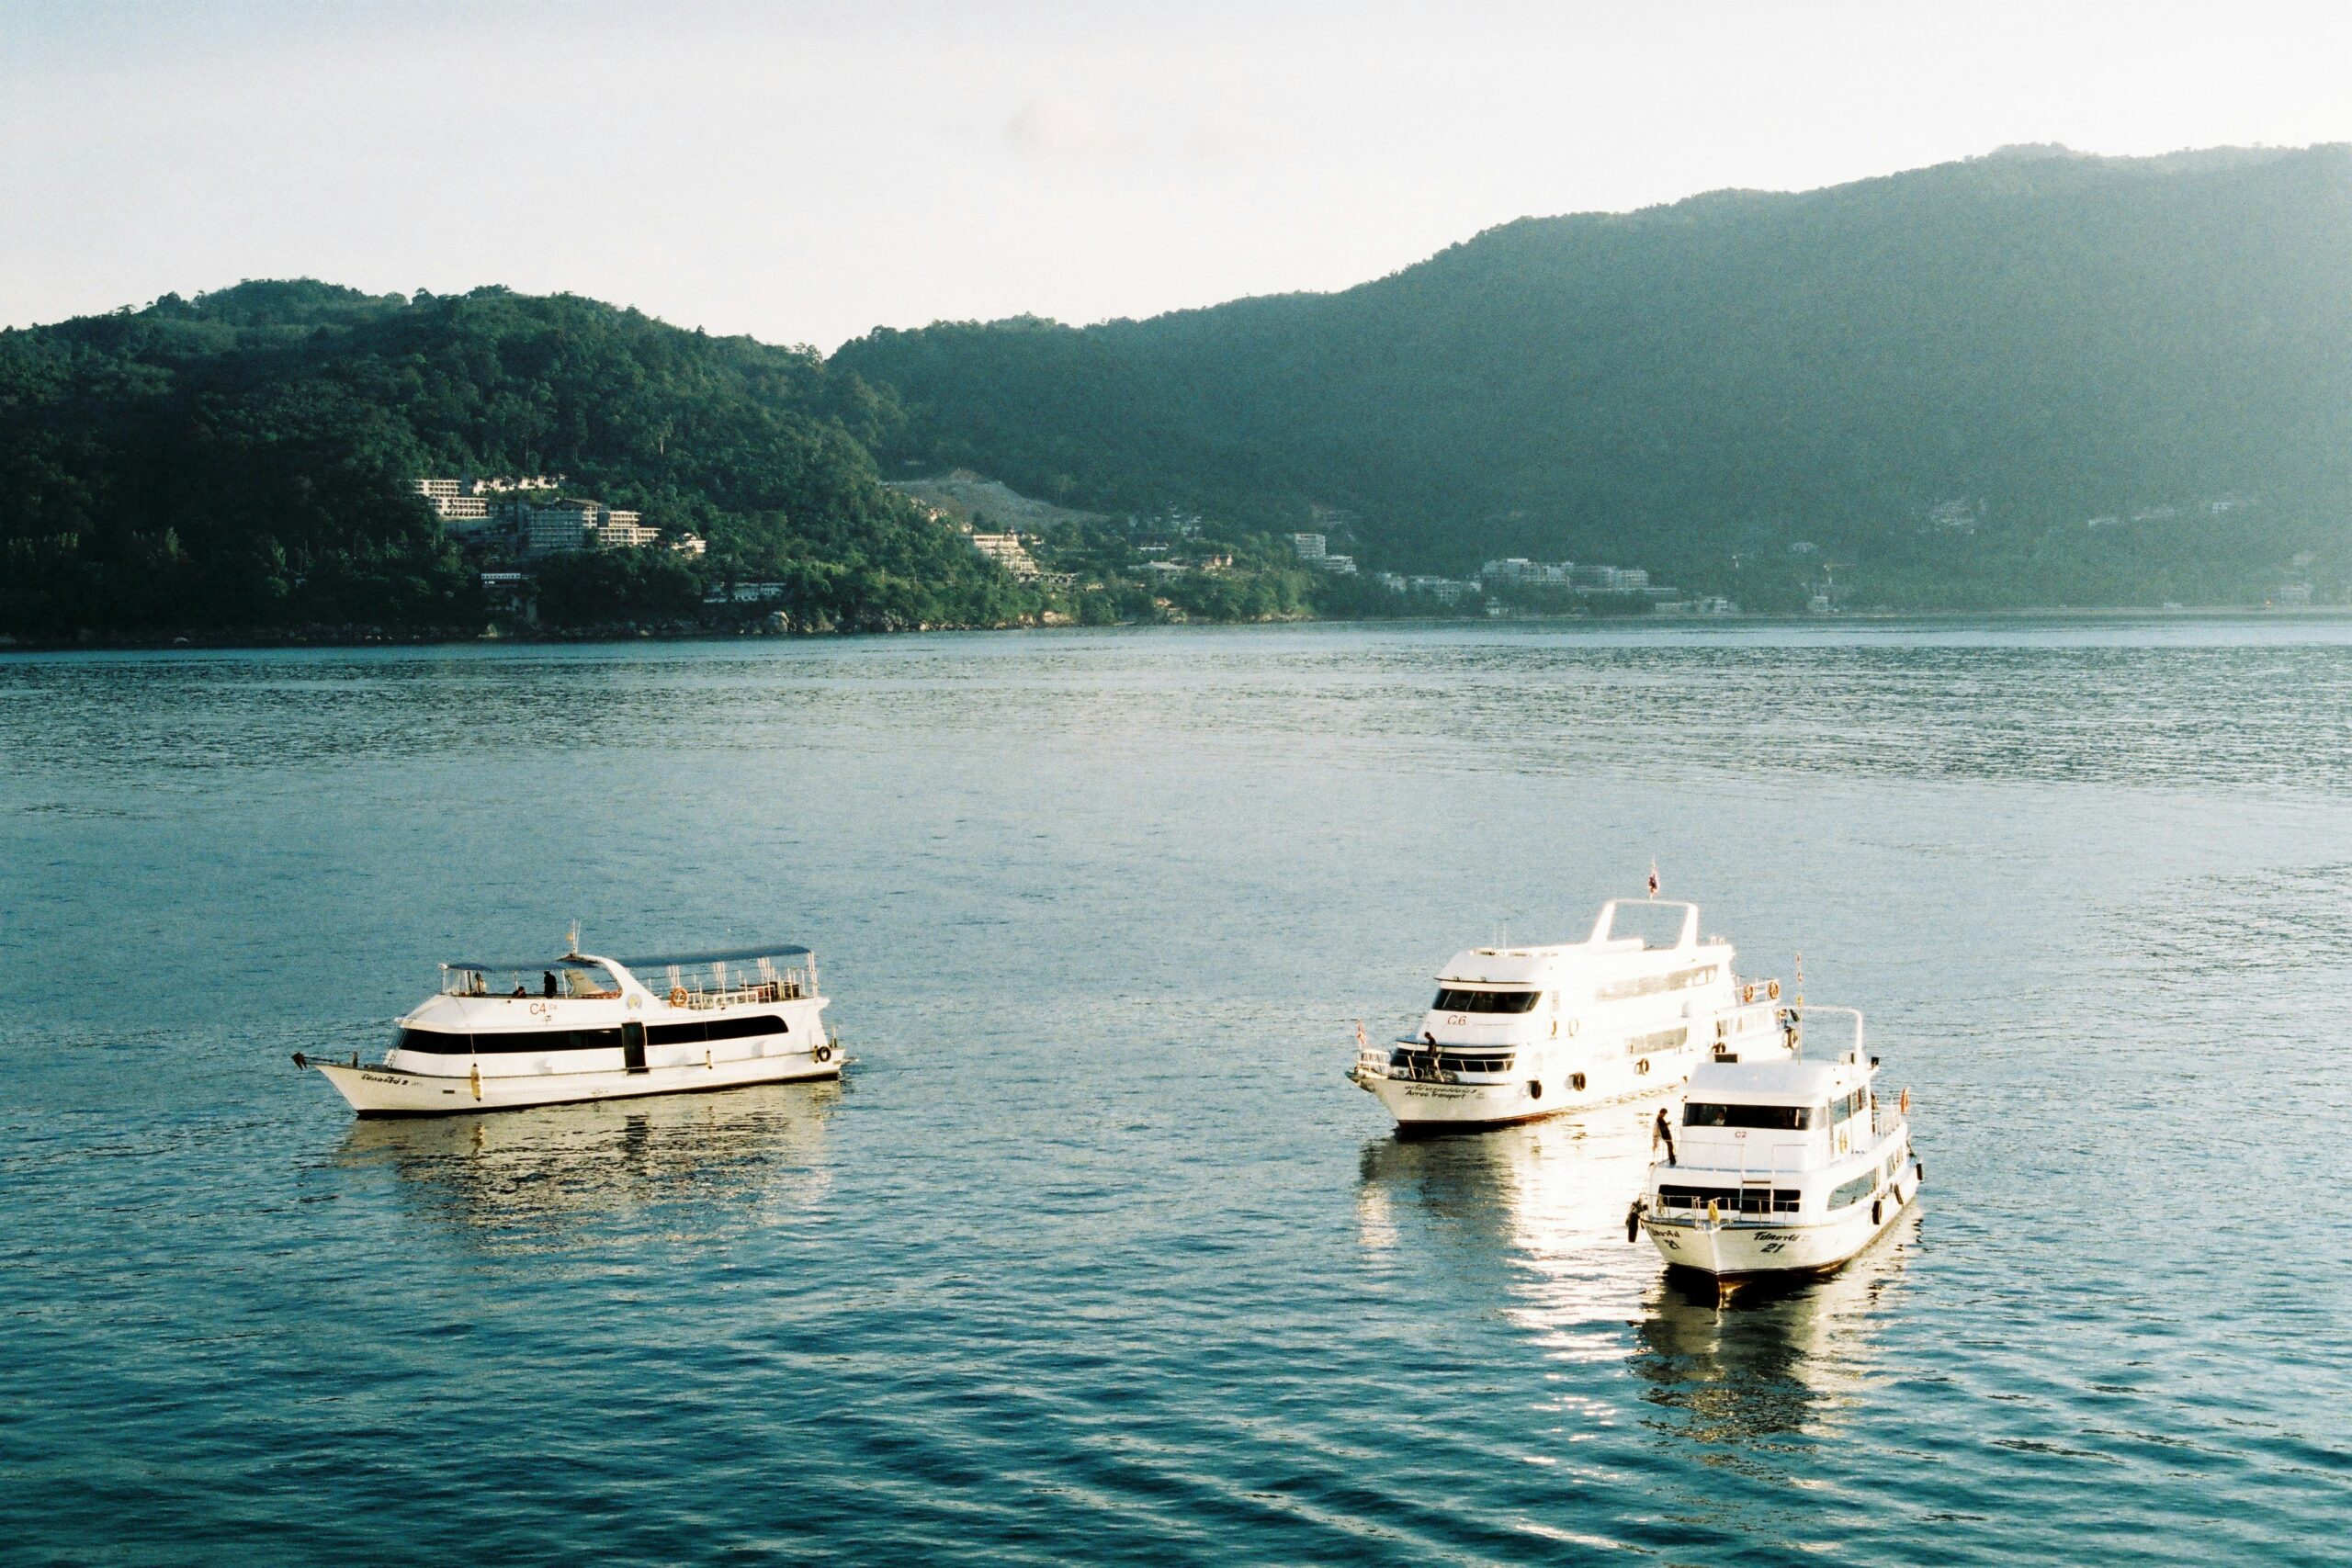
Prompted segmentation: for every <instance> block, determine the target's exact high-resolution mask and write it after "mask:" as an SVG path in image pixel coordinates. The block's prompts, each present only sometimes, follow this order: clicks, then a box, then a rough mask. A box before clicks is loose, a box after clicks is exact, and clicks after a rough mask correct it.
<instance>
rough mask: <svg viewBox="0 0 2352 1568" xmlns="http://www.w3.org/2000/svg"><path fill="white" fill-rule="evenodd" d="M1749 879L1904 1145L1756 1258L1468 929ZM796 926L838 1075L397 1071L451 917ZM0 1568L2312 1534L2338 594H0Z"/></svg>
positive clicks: (2328, 1249)
mask: <svg viewBox="0 0 2352 1568" xmlns="http://www.w3.org/2000/svg"><path fill="white" fill-rule="evenodd" d="M1653 857H1655V858H1656V860H1657V863H1658V864H1659V866H1660V868H1661V870H1662V872H1663V874H1664V876H1665V880H1666V884H1667V891H1668V894H1669V895H1681V896H1685V897H1695V898H1698V899H1700V900H1702V902H1703V904H1704V906H1705V908H1706V913H1707V923H1708V926H1709V928H1710V929H1711V930H1713V931H1720V932H1722V933H1724V934H1725V935H1727V936H1729V937H1731V938H1732V939H1733V940H1734V941H1735V942H1737V943H1738V945H1739V951H1740V958H1741V967H1742V968H1743V970H1745V971H1747V972H1748V973H1751V974H1774V973H1777V974H1781V975H1783V976H1792V972H1793V971H1792V965H1793V956H1794V954H1796V953H1800V952H1801V953H1803V955H1804V976H1805V986H1806V990H1807V993H1808V995H1809V996H1810V997H1811V998H1812V999H1814V1000H1815V1001H1831V1000H1835V1001H1845V1002H1850V1003H1854V1004H1858V1005H1860V1006H1861V1007H1863V1008H1865V1009H1866V1010H1869V1012H1870V1014H1871V1020H1872V1028H1873V1035H1874V1040H1875V1043H1876V1048H1877V1050H1878V1051H1879V1053H1880V1054H1881V1055H1883V1056H1884V1057H1885V1059H1886V1062H1887V1065H1888V1074H1889V1078H1888V1081H1889V1082H1890V1083H1893V1084H1905V1083H1907V1084H1909V1085H1911V1086H1913V1088H1914V1089H1915V1093H1916V1096H1917V1111H1916V1113H1915V1124H1916V1127H1917V1136H1918V1141H1919V1144H1920V1146H1921V1149H1922V1152H1923V1154H1924V1157H1925V1160H1926V1164H1927V1170H1928V1188H1927V1191H1926V1194H1925V1199H1924V1202H1923V1204H1922V1205H1921V1207H1920V1208H1919V1210H1918V1211H1917V1213H1915V1214H1914V1215H1912V1216H1910V1217H1908V1218H1906V1220H1905V1223H1904V1224H1903V1225H1902V1226H1901V1227H1900V1229H1899V1231H1898V1233H1897V1234H1896V1235H1894V1237H1893V1238H1892V1239H1891V1241H1890V1242H1889V1243H1888V1244H1885V1245H1883V1246H1882V1247H1879V1248H1877V1249H1876V1250H1874V1251H1873V1252H1872V1253H1871V1254H1870V1255H1868V1256H1867V1257H1866V1258H1864V1259H1862V1260H1861V1261H1860V1263H1859V1264H1858V1265H1857V1266H1856V1267H1855V1268H1853V1269H1850V1270H1849V1271H1848V1272H1847V1273H1846V1274H1844V1275H1843V1276H1840V1277H1838V1278H1837V1279H1835V1280H1831V1281H1829V1282H1827V1283H1825V1284H1822V1285H1819V1286H1817V1287H1814V1288H1810V1289H1805V1290H1800V1291H1798V1292H1793V1293H1790V1294H1786V1295H1783V1296H1781V1297H1778V1298H1773V1299H1769V1300H1766V1301H1764V1302H1761V1303H1758V1304H1755V1305H1747V1306H1739V1307H1735V1308H1733V1309H1730V1310H1724V1311H1718V1310H1716V1308H1715V1307H1714V1306H1713V1303H1712V1302H1704V1303H1702V1302H1696V1301H1692V1300H1688V1299H1685V1298H1684V1297H1683V1296H1681V1295H1680V1294H1679V1293H1678V1292H1676V1291H1674V1290H1672V1289H1669V1288H1668V1285H1667V1284H1666V1283H1665V1282H1664V1281H1663V1280H1662V1279H1661V1276H1660V1271H1659V1268H1658V1265H1657V1259H1656V1258H1655V1256H1654V1255H1653V1254H1652V1253H1651V1252H1650V1250H1649V1249H1648V1248H1647V1247H1646V1246H1644V1247H1629V1246H1627V1245H1626V1243H1625V1241H1624V1238H1623V1230H1622V1228H1621V1221H1622V1217H1623V1213H1624V1209H1625V1205H1626V1202H1627V1201H1628V1199H1629V1198H1630V1196H1631V1195H1632V1193H1633V1191H1634V1188H1635V1186H1636V1185H1637V1183H1638V1181H1639V1179H1640V1174H1641V1169H1642V1162H1643V1159H1644V1157H1645V1149H1644V1145H1643V1144H1642V1142H1641V1139H1640V1135H1639V1132H1638V1127H1637V1118H1638V1117H1639V1116H1640V1115H1641V1114H1643V1113H1644V1112H1643V1111H1639V1110H1636V1109H1621V1110H1619V1111H1611V1112H1608V1113H1604V1114H1600V1115H1596V1116H1594V1117H1592V1118H1589V1119H1587V1120H1584V1121H1580V1122H1566V1121H1564V1122H1552V1123H1547V1124H1540V1125H1537V1126H1534V1127H1532V1128H1527V1129H1522V1130H1520V1131H1516V1132H1510V1133H1506V1134H1492V1135H1486V1136H1478V1137H1471V1138H1464V1139H1453V1140H1443V1141H1437V1142H1417V1143H1410V1144H1407V1143H1400V1142H1398V1141H1397V1140H1396V1139H1395V1138H1394V1137H1393V1136H1392V1135H1391V1134H1390V1131H1389V1128H1388V1126H1387V1124H1386V1122H1385V1118H1384V1117H1383V1115H1382V1113H1381V1112H1380V1111H1379V1108H1378V1106H1377V1105H1376V1104H1375V1103H1374V1101H1373V1100H1371V1099H1370V1098H1369V1097H1368V1096H1365V1095H1363V1094H1362V1093H1359V1092H1358V1091H1356V1090H1355V1089H1352V1088H1351V1086H1350V1085H1348V1084H1347V1083H1346V1082H1344V1081H1343V1080H1342V1079H1341V1077H1340V1073H1341V1070H1342V1068H1343V1067H1344V1066H1346V1065H1347V1062H1348V1060H1349V1059H1350V1054H1351V1034H1352V1032H1353V1027H1354V1021H1355V1020H1356V1019H1357V1018H1359V1017H1362V1018H1363V1019H1365V1020H1366V1021H1367V1025H1368V1027H1369V1028H1370V1029H1371V1030H1372V1031H1374V1033H1375V1035H1376V1034H1377V1033H1378V1032H1381V1031H1385V1030H1390V1029H1394V1028H1397V1027H1399V1026H1403V1025H1406V1024H1408V1023H1409V1022H1410V1021H1411V1020H1412V1018H1413V1015H1414V1014H1415V1013H1416V1012H1417V1010H1419V1007H1420V1006H1421V1005H1422V1004H1423V1003H1424V1002H1425V1000H1426V998H1427V995H1428V993H1429V991H1430V983H1429V976H1430V975H1431V974H1432V973H1433V971H1434V969H1435V967H1436V966H1437V964H1439V963H1440V962H1441V961H1442V959H1443V958H1444V957H1445V956H1446V955H1447V954H1448V953H1451V952H1452V951H1453V950H1454V949H1456V948H1458V947H1461V946H1464V945H1466V944H1469V943H1472V942H1484V941H1487V940H1488V939H1491V938H1493V937H1496V936H1498V935H1500V936H1507V937H1510V938H1515V939H1520V940H1544V939H1553V938H1559V937H1564V936H1570V935H1574V934H1577V933H1580V932H1581V931H1583V929H1584V928H1585V926H1586V925H1587V924H1588V923H1589V920H1590V919H1591V917H1592V913H1593V910H1594V908H1595V907H1596V906H1597V904H1598V902H1599V901H1600V899H1601V898H1603V897H1608V896H1611V895H1615V894H1626V893H1633V892H1635V891H1637V890H1638V887H1639V886H1640V883H1641V880H1642V878H1643V876H1644V874H1645V873H1646V871H1647V869H1648V866H1649V863H1650V861H1651V860H1652V858H1653ZM575 917H576V918H578V919H581V920H582V923H583V925H584V927H585V933H586V945H588V946H589V947H590V948H591V949H594V948H595V947H597V946H599V945H603V946H606V947H609V948H614V949H619V950H624V951H626V950H630V949H661V948H664V947H671V946H691V945H695V944H697V943H711V944H718V943H729V944H732V943H738V942H748V941H756V940H761V939H763V938H767V937H771V936H774V937H782V938H786V939H794V940H803V941H807V942H810V943H812V944H813V945H814V946H815V947H816V948H817V950H818V952H819V954H820V959H821V960H822V962H823V965H824V975H825V977H826V983H827V988H828V990H829V991H830V992H831V995H832V996H833V997H834V998H835V1002H834V1008H833V1011H832V1014H831V1016H832V1018H833V1020H834V1021H835V1022H836V1023H837V1024H838V1026H839V1027H840V1029H841V1031H842V1034H843V1035H844V1036H845V1038H846V1040H847V1041H848V1042H849V1043H850V1045H851V1047H852V1049H853V1051H854V1055H855V1056H856V1058H857V1063H856V1066H855V1067H854V1069H853V1072H852V1076H851V1077H850V1078H849V1080H848V1082H847V1083H846V1084H845V1085H843V1086H841V1087H838V1088H835V1087H820V1088H805V1087H804V1088H792V1089H760V1090H749V1091H743V1092H739V1093H736V1094H732V1095H726V1096H713V1097H704V1098H686V1099H681V1100H663V1101H651V1102H644V1103H640V1104H637V1105H632V1106H626V1107H605V1108H584V1109H575V1110H560V1111H544V1112H526V1113H521V1114H516V1115H511V1116H503V1117H492V1118H459V1119H454V1120H449V1121H446V1122H421V1123H419V1122H392V1123H368V1124H365V1125H361V1124H356V1123H354V1122H353V1121H352V1120H351V1118H350V1116H349V1114H348V1113H347V1112H346V1111H345V1109H344V1108H343V1106H342V1104H341V1102H340V1101H339V1100H336V1099H335V1098H334V1095H333V1094H332V1093H331V1092H330V1091H329V1089H328V1088H327V1086H326V1085H325V1084H324V1083H323V1082H322V1081H321V1080H319V1079H318V1078H317V1077H314V1076H307V1075H301V1074H298V1073H297V1072H295V1071H294V1069H293V1068H292V1067H291V1066H290V1065H289V1064H288V1060H287V1058H288V1054H289V1053H291V1052H293V1051H297V1050H301V1051H309V1052H314V1053H316V1052H336V1051H347V1050H352V1049H359V1050H363V1051H367V1052H370V1053H373V1052H375V1051H377V1050H378V1049H379V1048H380V1047H381V1045H382V1043H384V1041H385V1039H386V1036H387V1025H388V1022H389V1021H390V1019H391V1018H392V1017H393V1016H394V1015H395V1014H396V1013H398V1012H399V1011H401V1010H403V1009H404V1008H406V1007H407V1006H409V1005H411V1004H413V1002H414V1001H416V1000H418V999H419V998H421V997H423V996H424V994H425V993H426V992H428V991H429V990H430V988H431V987H432V986H433V983H434V978H435V976H434V970H433V967H432V965H433V961H434V960H435V959H436V958H441V957H447V956H458V955H462V954H472V953H479V952H480V951H481V950H484V949H496V950H499V952H500V953H506V952H511V951H516V950H520V951H524V952H529V951H537V950H540V949H547V948H551V947H552V946H553V944H555V943H556V942H559V941H560V937H561V934H562V932H563V930H564V928H565V926H566V924H567V923H568V922H569V921H570V920H571V919H574V918H575ZM0 922H5V923H4V924H0V966H4V967H0V983H5V987H6V997H7V999H8V1003H9V1006H8V1017H9V1020H10V1022H11V1031H10V1032H11V1040H10V1047H11V1048H10V1049H9V1050H8V1051H7V1052H6V1055H5V1057H0V1122H5V1126H0V1134H5V1136H4V1137H0V1214H5V1216H6V1217H5V1224H0V1332H5V1336H6V1347H7V1352H8V1366H9V1371H8V1374H7V1376H6V1379H5V1380H4V1381H0V1541H5V1542H6V1548H5V1551H6V1558H7V1560H8V1561H9V1562H14V1563H25V1564H34V1563H51V1562H57V1563H65V1562H253V1561H301V1560H309V1561H318V1562H329V1561H331V1562H339V1563H368V1562H404V1563H405V1562H420V1561H423V1562H431V1561H489V1560H533V1559H536V1560H588V1559H594V1560H601V1561H608V1562H683V1561H708V1560H718V1559H727V1560H748V1561H768V1560H774V1561H786V1562H790V1561H811V1562H814V1561H820V1560H838V1561H866V1562H909V1561H924V1560H927V1561H934V1562H990V1563H1016V1562H1155V1563H1161V1562H1201V1563H1218V1564H1224V1563H1235V1562H1251V1563H1305V1562H1465V1563H1475V1562H1562V1561H1584V1560H1589V1559H1593V1558H1597V1557H1600V1556H1602V1555H1604V1554H1614V1555H1617V1556H1621V1557H1623V1558H1624V1559H1626V1560H1628V1561H1632V1560H1649V1559H1655V1560H1658V1561H1662V1562H1674V1563H1776V1562H1798V1561H1804V1562H1850V1563H1872V1564H1875V1563H1886V1562H1938V1563H1972V1562H1984V1563H1994V1562H2019V1561H2028V1560H2040V1561H2053V1562H2054V1561H2064V1562H2135V1563H2136V1562H2199V1563H2202V1562H2262V1563H2287V1562H2331V1561H2334V1562H2340V1561H2342V1560H2343V1559H2344V1555H2345V1552H2346V1539H2347V1529H2346V1523H2345V1520H2346V1511H2347V1508H2352V1258H2347V1248H2346V1237H2347V1227H2346V1222H2345V1220H2344V1217H2343V1215H2344V1211H2345V1201H2344V1193H2343V1187H2344V1183H2345V1179H2346V1178H2345V1170H2344V1166H2345V1156H2346V1149H2347V1146H2352V1145H2347V1141H2346V1126H2347V1124H2352V1053H2347V1051H2346V1046H2345V1039H2344V1028H2343V1021H2344V1019H2345V1016H2346V988H2345V975H2346V965H2347V963H2352V626H2346V625H2344V624H2341V623H2324V624H2322V623H2309V622H2295V623H2278V622H2249V623H2240V624H2229V623H2193V624H2183V623H2165V624H2148V625H2134V624H2129V623H2116V622H2104V623H2098V624H2082V625H2068V624H2055V623H2053V624H2049V625H2023V624H2004V625H1988V626H1948V625H1947V626H1851V627H1849V626H1838V627H1829V628H1816V627H1810V626H1808V627H1782V628H1771V627H1764V628H1752V627H1738V628H1726V629H1714V628H1688V629H1667V628H1648V627H1635V628H1617V627H1610V628H1591V629H1566V630H1561V629H1536V628H1527V627H1519V626H1506V627H1485V626H1481V627H1475V628H1461V629H1422V630H1414V629H1390V628H1384V629H1376V630H1368V629H1361V628H1347V627H1305V628H1285V629H1270V630H1246V631H1231V632H1224V631H1203V630H1190V631H1176V632H1133V633H1123V634H1109V635H1100V636H1096V635H1076V634H1069V635H1057V634H1045V635H1036V636H1015V635H999V636H981V637H923V638H919V639H915V638H909V639H899V640H860V641H826V642H791V643H783V642H761V643H757V644H752V645H742V646H673V645H661V646H650V645H636V646H625V647H600V648H580V649H543V648H482V649H470V648H469V649H449V650H423V651H420V650H415V649H385V650H366V651H348V652H345V651H336V652H285V653H261V654H245V655H220V654H213V653H207V652H180V653H175V654H169V655H163V654H157V655H127V656H86V657H75V656H61V657H44V658H28V657H11V658H7V659H6V660H0Z"/></svg>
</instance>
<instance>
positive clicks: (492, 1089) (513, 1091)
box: [311, 1046, 847, 1116]
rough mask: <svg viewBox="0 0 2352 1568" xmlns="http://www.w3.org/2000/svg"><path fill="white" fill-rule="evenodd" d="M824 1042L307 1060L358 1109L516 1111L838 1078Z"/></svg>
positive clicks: (373, 1112) (837, 1063)
mask: <svg viewBox="0 0 2352 1568" xmlns="http://www.w3.org/2000/svg"><path fill="white" fill-rule="evenodd" d="M824 1049H825V1055H826V1057H827V1059H826V1060H824V1061H821V1062H820V1061H818V1060H817V1059H816V1055H815V1053H814V1052H813V1051H797V1052H793V1053H791V1054H789V1055H774V1056H746V1057H738V1058H735V1059H731V1060H726V1059H722V1060H718V1061H711V1062H695V1063H693V1064H691V1065H677V1066H656V1067H650V1068H648V1069H647V1070H646V1071H644V1072H641V1073H631V1072H626V1071H613V1070H609V1069H605V1070H598V1071H590V1072H572V1073H565V1072H553V1073H527V1074H513V1075H499V1076H490V1075H484V1076H482V1077H474V1076H473V1075H471V1074H470V1073H469V1074H467V1075H465V1076H462V1077H457V1076H451V1075H447V1074H440V1073H419V1072H413V1071H410V1070H408V1069H406V1068H401V1067H390V1066H376V1065H368V1066H348V1065H345V1064H339V1063H331V1062H313V1063H311V1066H314V1067H316V1068H317V1069H318V1070H319V1071H320V1072H322V1073H323V1074H325V1075H326V1078H327V1081H328V1082H329V1083H331V1084H333V1085H334V1087H335V1090H336V1092H337V1093H339V1094H341V1095H342V1096H343V1098H344V1099H345V1100H348V1101H349V1102H350V1104H351V1109H352V1110H353V1111H356V1112H357V1113H358V1114H359V1115H361V1116H462V1115H468V1114H471V1113H475V1112H480V1111H524V1110H528V1109H529V1108H531V1107H533V1106H537V1105H572V1104H578V1103H580V1102H581V1101H583V1100H637V1099H642V1098H644V1097H646V1096H648V1095H657V1094H694V1093H700V1092H707V1091H708V1090H712V1089H741V1088H743V1087H745V1086H747V1085H751V1084H766V1083H792V1082H797V1081H800V1080H803V1079H810V1080H813V1079H820V1078H838V1077H841V1076H842V1067H843V1066H846V1065H847V1058H845V1057H844V1056H842V1054H841V1052H840V1050H839V1049H838V1048H834V1047H830V1046H829V1047H826V1048H824Z"/></svg>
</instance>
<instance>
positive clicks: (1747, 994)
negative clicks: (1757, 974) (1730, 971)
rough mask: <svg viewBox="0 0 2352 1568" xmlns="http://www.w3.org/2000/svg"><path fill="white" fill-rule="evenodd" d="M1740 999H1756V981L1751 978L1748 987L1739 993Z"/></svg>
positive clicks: (1745, 1000)
mask: <svg viewBox="0 0 2352 1568" xmlns="http://www.w3.org/2000/svg"><path fill="white" fill-rule="evenodd" d="M1739 999H1740V1000H1741V1001H1744V1002H1752V1001H1754V1000H1755V999H1756V982H1755V981H1753V980H1751V981H1749V982H1748V983H1747V989H1746V990H1744V991H1742V992H1740V993H1739Z"/></svg>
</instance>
